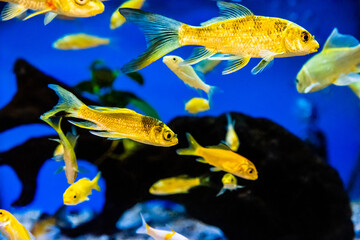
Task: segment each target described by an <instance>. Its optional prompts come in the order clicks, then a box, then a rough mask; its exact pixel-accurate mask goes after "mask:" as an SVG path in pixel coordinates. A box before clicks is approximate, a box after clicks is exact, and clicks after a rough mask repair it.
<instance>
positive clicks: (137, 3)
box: [110, 0, 145, 29]
mask: <svg viewBox="0 0 360 240" xmlns="http://www.w3.org/2000/svg"><path fill="white" fill-rule="evenodd" d="M144 2H145V0H128V1H125V2H124V3H122V4H121V5H120V7H118V8H117V9H116V10H115V12H114V13H113V14H112V15H111V18H110V29H115V28H118V27H120V26H121V25H123V24H124V23H125V22H126V19H125V18H124V17H123V16H122V15H121V14H120V12H119V8H135V9H140V8H141V7H142V6H143V5H144Z"/></svg>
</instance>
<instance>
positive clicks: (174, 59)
mask: <svg viewBox="0 0 360 240" xmlns="http://www.w3.org/2000/svg"><path fill="white" fill-rule="evenodd" d="M163 62H164V63H165V64H166V66H168V67H169V68H170V70H171V71H173V73H175V74H176V76H178V77H179V78H180V79H181V80H182V81H183V82H184V83H185V84H187V85H189V86H190V87H193V88H195V89H201V90H203V91H204V92H206V93H207V95H208V99H209V101H210V99H211V96H212V94H213V93H214V91H215V90H216V87H213V86H210V85H208V84H206V83H204V82H203V81H202V80H201V79H200V77H199V76H198V75H197V74H196V72H195V70H194V68H193V67H192V66H181V63H182V62H184V60H183V59H182V58H181V57H179V56H165V57H164V58H163Z"/></svg>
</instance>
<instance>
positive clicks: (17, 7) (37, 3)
mask: <svg viewBox="0 0 360 240" xmlns="http://www.w3.org/2000/svg"><path fill="white" fill-rule="evenodd" d="M1 1H3V2H8V4H7V5H6V6H5V7H4V9H3V10H2V12H1V20H2V21H6V20H10V19H12V18H15V17H17V16H19V15H21V14H23V13H24V12H26V10H28V9H32V10H35V11H36V12H35V13H33V14H31V15H29V16H27V17H26V18H24V19H23V20H26V19H29V18H31V17H34V16H36V15H39V14H43V13H46V16H45V19H44V24H45V25H46V24H48V23H49V22H51V21H52V20H53V19H54V18H55V17H56V16H57V15H58V14H59V15H64V16H68V17H91V16H95V15H97V14H99V13H102V12H103V11H104V4H103V3H102V2H101V1H100V0H1Z"/></svg>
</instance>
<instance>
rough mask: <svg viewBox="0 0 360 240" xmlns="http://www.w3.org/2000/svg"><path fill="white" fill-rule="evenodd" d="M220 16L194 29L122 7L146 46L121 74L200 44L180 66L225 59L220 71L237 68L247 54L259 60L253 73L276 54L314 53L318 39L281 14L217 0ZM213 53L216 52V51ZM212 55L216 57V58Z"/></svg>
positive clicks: (288, 55) (240, 65)
mask: <svg viewBox="0 0 360 240" xmlns="http://www.w3.org/2000/svg"><path fill="white" fill-rule="evenodd" d="M217 5H218V7H219V8H220V16H219V17H216V18H213V19H211V20H209V21H207V22H205V23H202V25H201V27H194V26H190V25H187V24H184V23H182V22H179V21H176V20H174V19H171V18H167V17H164V16H161V15H158V14H155V13H150V12H145V11H142V10H138V9H129V8H120V9H119V12H120V13H121V14H122V15H123V16H124V17H125V18H126V20H127V21H130V22H133V23H134V24H136V25H137V26H139V27H140V28H141V29H142V30H144V33H145V35H146V37H145V38H146V41H147V47H148V48H147V50H146V51H145V52H144V53H143V54H142V55H140V56H139V57H138V58H136V59H134V60H132V61H131V62H129V63H127V64H125V65H124V66H123V67H122V69H121V70H122V71H123V72H124V73H128V72H134V71H137V70H139V69H142V68H144V67H146V66H147V65H149V64H150V63H152V62H154V61H156V60H157V59H159V58H161V57H162V56H164V55H165V54H168V53H169V52H171V51H173V50H175V49H177V48H179V47H182V46H186V45H200V46H203V47H198V48H196V49H195V51H194V52H193V55H192V56H191V57H190V58H189V59H187V60H186V61H184V62H182V63H181V65H192V64H195V63H198V62H200V61H202V60H204V59H207V58H210V57H212V58H211V59H213V60H228V65H227V67H226V69H225V70H224V71H223V74H229V73H232V72H235V71H237V70H239V69H241V68H242V67H244V66H245V65H247V64H248V62H249V61H250V59H251V58H261V59H262V60H261V61H260V63H259V64H258V65H257V66H256V67H255V68H253V69H252V71H251V72H252V74H257V73H259V72H261V71H262V70H263V69H264V68H265V67H266V66H268V65H269V63H270V62H272V61H273V59H274V58H284V57H291V56H301V55H306V54H309V53H312V52H316V51H317V49H318V48H319V44H318V42H317V41H316V40H315V39H314V37H313V36H311V34H310V33H309V32H308V31H306V30H305V29H304V28H303V27H301V26H299V25H297V24H295V23H293V22H290V21H288V20H285V19H281V18H274V17H263V16H255V15H254V14H253V13H252V12H251V11H250V10H249V9H247V8H246V7H244V6H242V5H240V4H236V3H229V2H223V1H218V2H217ZM215 54H216V55H215ZM214 55H215V56H214Z"/></svg>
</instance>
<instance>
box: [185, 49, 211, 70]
mask: <svg viewBox="0 0 360 240" xmlns="http://www.w3.org/2000/svg"><path fill="white" fill-rule="evenodd" d="M215 53H216V52H215V51H214V50H211V49H207V48H206V47H197V48H195V49H194V51H193V52H192V54H191V56H190V57H189V58H188V59H186V60H185V61H183V62H182V63H180V64H179V66H187V65H193V64H195V63H198V62H200V61H202V60H205V59H207V58H209V57H211V56H212V55H214V54H215Z"/></svg>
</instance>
